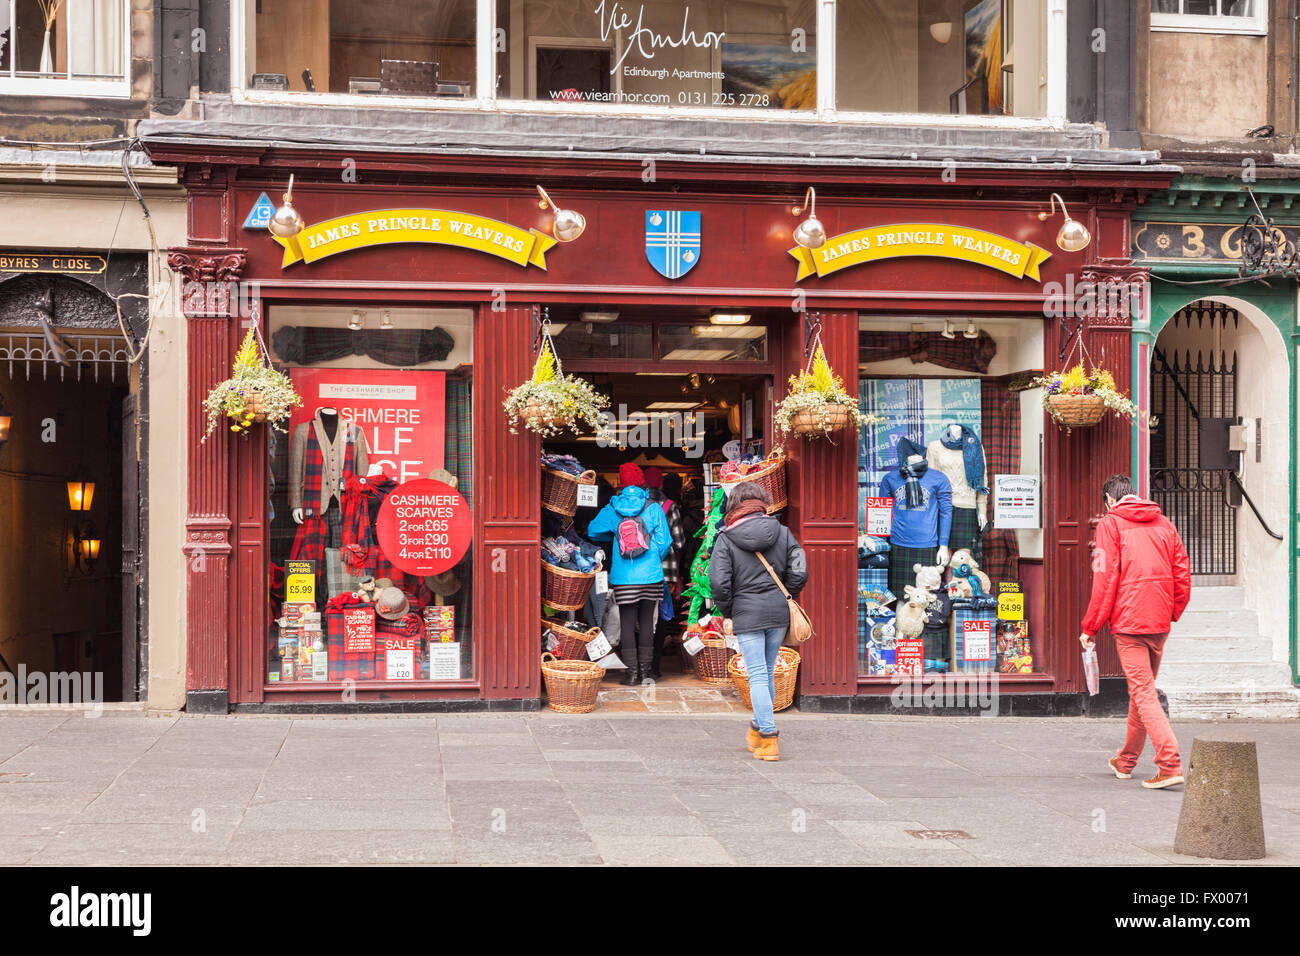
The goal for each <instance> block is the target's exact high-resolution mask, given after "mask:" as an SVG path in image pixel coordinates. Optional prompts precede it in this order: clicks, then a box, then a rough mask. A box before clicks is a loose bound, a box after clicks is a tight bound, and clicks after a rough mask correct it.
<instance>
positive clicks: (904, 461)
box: [880, 438, 952, 598]
mask: <svg viewBox="0 0 1300 956" xmlns="http://www.w3.org/2000/svg"><path fill="white" fill-rule="evenodd" d="M880 496H881V497H882V498H889V499H891V500H892V501H893V509H892V511H893V519H892V520H893V523H892V525H891V527H890V532H889V590H890V591H892V592H893V593H894V595H895V596H896V597H900V598H901V597H902V596H903V594H904V593H905V592H904V590H903V589H904V588H905V587H907V586H908V585H909V584H911V585H914V584H915V583H916V570H915V567H916V565H918V564H921V565H931V566H933V565H946V564H947V563H948V558H949V557H950V555H949V553H948V536H949V532H950V531H951V528H952V485H951V484H950V483H949V481H948V478H947V476H946V475H944V473H943V472H942V471H940V470H939V469H938V468H931V467H930V466H929V462H928V461H927V460H926V457H925V449H923V448H921V447H920V446H919V445H917V444H916V443H915V442H914V441H912V440H911V439H909V438H900V439H899V440H898V467H897V468H895V469H894V470H893V471H890V472H887V473H886V474H885V477H884V478H882V479H881V480H880Z"/></svg>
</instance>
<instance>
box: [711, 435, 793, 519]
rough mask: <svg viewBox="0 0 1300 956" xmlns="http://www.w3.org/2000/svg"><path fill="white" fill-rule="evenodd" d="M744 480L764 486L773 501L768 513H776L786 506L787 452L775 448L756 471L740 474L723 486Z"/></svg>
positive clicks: (727, 486) (728, 486) (729, 485)
mask: <svg viewBox="0 0 1300 956" xmlns="http://www.w3.org/2000/svg"><path fill="white" fill-rule="evenodd" d="M742 481H752V482H754V483H755V484H756V485H759V486H760V487H762V489H763V490H764V491H766V492H767V494H768V497H770V498H771V499H772V503H771V504H770V505H768V506H767V513H768V514H775V513H776V512H778V511H781V510H782V509H783V508H785V506H786V503H787V502H786V495H785V452H784V451H782V450H781V449H780V448H773V449H772V450H771V451H770V452H768V455H767V457H766V458H765V459H763V467H762V468H759V469H758V470H756V471H751V472H750V473H749V474H747V475H740V476H739V477H737V478H736V479H735V480H734V481H728V482H724V483H723V485H722V487H723V488H724V489H725V488H730V487H732V486H734V485H738V484H740V483H741V482H742Z"/></svg>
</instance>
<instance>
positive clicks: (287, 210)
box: [266, 173, 306, 239]
mask: <svg viewBox="0 0 1300 956" xmlns="http://www.w3.org/2000/svg"><path fill="white" fill-rule="evenodd" d="M305 225H306V223H304V222H303V221H302V216H300V215H298V210H296V209H294V208H293V174H292V173H291V174H290V175H289V188H288V189H286V190H285V192H284V205H282V206H281V207H280V208H279V209H277V210H276V211H275V212H274V213H273V214H272V215H271V221H270V222H268V223H267V224H266V228H267V229H269V230H270V231H271V234H272V235H275V236H279V237H280V238H281V239H291V238H292V237H294V236H296V235H298V233H300V232H302V230H303V228H304V226H305Z"/></svg>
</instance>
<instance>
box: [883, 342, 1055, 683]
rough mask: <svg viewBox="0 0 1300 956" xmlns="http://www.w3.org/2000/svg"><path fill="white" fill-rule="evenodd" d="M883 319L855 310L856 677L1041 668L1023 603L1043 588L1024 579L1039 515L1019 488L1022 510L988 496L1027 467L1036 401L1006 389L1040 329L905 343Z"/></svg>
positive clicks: (1032, 471) (1028, 576)
mask: <svg viewBox="0 0 1300 956" xmlns="http://www.w3.org/2000/svg"><path fill="white" fill-rule="evenodd" d="M891 321H892V320H884V321H881V322H879V323H874V324H873V323H872V322H870V321H868V320H863V324H864V325H866V326H868V327H867V328H864V329H863V331H862V332H860V337H859V352H860V355H861V356H862V357H863V362H862V364H861V365H860V372H861V375H862V377H861V379H860V383H859V400H860V404H861V407H862V409H863V411H865V412H868V413H871V414H874V415H876V416H878V417H879V418H880V419H881V421H880V422H878V423H877V424H874V425H868V426H866V427H864V428H863V429H862V432H861V435H860V440H859V443H858V528H859V533H860V537H859V549H858V572H857V574H858V671H859V674H861V675H863V676H870V677H888V678H905V677H909V676H920V675H921V674H923V673H924V674H944V673H955V674H959V675H972V674H976V675H977V674H993V673H995V672H996V673H998V674H999V675H1000V677H1001V678H1002V679H1006V678H1007V677H1009V676H1010V675H1014V674H1023V673H1034V672H1038V671H1041V670H1042V667H1041V663H1042V657H1041V639H1042V636H1041V635H1039V634H1035V633H1033V632H1032V628H1031V619H1032V617H1033V614H1032V612H1031V610H1030V608H1031V607H1032V605H1033V602H1035V601H1041V598H1042V595H1041V594H1037V593H1033V592H1034V588H1033V587H1031V586H1030V585H1029V584H1027V581H1028V580H1033V581H1035V582H1037V581H1038V576H1037V574H1036V573H1035V569H1036V568H1037V567H1041V565H1040V564H1039V563H1038V559H1039V558H1041V532H1040V531H1038V530H1035V528H1037V526H1038V525H1039V523H1040V522H1039V521H1038V520H1036V516H1037V515H1040V514H1041V512H1040V511H1037V512H1036V511H1034V509H1033V508H1032V507H1031V506H1030V505H1029V503H1028V499H1026V498H1023V497H1022V499H1021V500H1020V502H1019V505H1018V507H1019V508H1020V510H1021V511H1025V509H1029V510H1028V514H1029V516H1030V517H1029V519H1028V520H1025V515H1024V514H1021V513H1019V512H1016V511H1015V507H1014V505H1015V503H1014V502H1011V504H1012V505H1013V507H1011V508H1004V507H1002V505H1003V504H1008V502H1006V501H1004V502H1002V503H1001V504H1000V503H999V502H998V501H996V500H995V495H994V493H993V489H995V488H996V487H997V486H998V483H997V479H998V477H1000V476H1019V475H1026V474H1028V475H1029V476H1030V477H1034V476H1036V475H1037V473H1038V470H1039V467H1038V465H1039V463H1038V460H1037V452H1036V449H1037V447H1038V437H1039V434H1040V433H1041V427H1042V410H1041V407H1039V406H1038V405H1037V403H1036V402H1035V401H1033V400H1032V397H1027V396H1026V394H1024V393H1023V392H1021V391H1017V390H1015V389H1014V388H1013V387H1012V386H1013V385H1014V384H1015V383H1017V382H1019V381H1022V380H1024V379H1025V378H1027V373H1028V372H1030V371H1032V370H1033V369H1035V368H1036V367H1037V365H1038V363H1040V362H1041V360H1042V342H1043V339H1042V329H1041V325H1040V324H1039V323H1031V322H1019V323H1016V322H1009V323H1000V324H997V325H992V323H990V325H992V332H990V331H989V329H984V328H981V329H978V330H977V334H976V335H973V336H971V337H969V338H966V337H965V336H960V335H959V336H956V337H955V338H953V339H947V338H946V337H943V336H942V333H941V332H936V333H934V334H935V336H936V337H939V338H940V339H941V340H942V341H943V342H944V343H945V344H946V345H947V346H949V347H948V348H946V349H944V348H941V347H937V346H936V344H935V343H928V340H927V339H925V338H924V336H926V335H928V333H916V332H914V333H911V335H912V337H913V338H917V337H921V341H919V343H918V342H913V343H912V344H913V345H914V346H915V345H918V344H919V345H921V346H922V347H923V349H922V351H921V352H919V353H918V352H916V351H914V350H913V351H907V350H905V349H903V348H902V347H901V345H900V343H899V342H898V333H896V332H893V331H891V330H890V328H889V325H890V322H891ZM940 327H941V328H942V327H943V324H942V323H940ZM904 337H906V335H905V336H904ZM927 343H928V344H927ZM972 366H974V367H972ZM957 369H965V371H963V372H958V371H956V370H957ZM1016 370H1019V374H1016ZM972 371H977V372H978V373H983V374H976V375H972V374H970V372H972ZM913 456H915V457H913ZM909 486H911V487H909ZM1039 496H1041V488H1040V490H1039ZM945 499H946V500H945ZM947 504H950V506H951V508H950V511H949V509H948V508H947V507H945V505H947ZM1035 504H1036V503H1035ZM1026 528H1027V529H1028V530H1022V529H1026ZM945 530H946V531H947V535H946V538H945V535H944V531H945ZM941 545H942V546H945V547H946V548H947V550H948V554H949V556H950V560H949V562H948V564H947V565H946V566H942V567H941V566H940V565H939V559H940V557H941V554H940V550H939V549H940V546H941ZM918 566H919V570H918ZM921 587H924V588H925V589H926V591H927V592H928V594H927V595H926V599H924V600H920V599H918V608H919V610H916V609H910V608H906V607H905V605H907V603H908V601H909V598H910V596H911V594H910V593H909V588H910V589H912V592H911V593H915V592H916V590H917V589H919V588H921ZM921 614H925V615H928V620H922V619H921V618H920V615H921ZM909 618H910V621H909ZM909 625H910V627H909ZM918 626H919V628H920V633H919V634H916V633H915V631H916V629H917V627H918Z"/></svg>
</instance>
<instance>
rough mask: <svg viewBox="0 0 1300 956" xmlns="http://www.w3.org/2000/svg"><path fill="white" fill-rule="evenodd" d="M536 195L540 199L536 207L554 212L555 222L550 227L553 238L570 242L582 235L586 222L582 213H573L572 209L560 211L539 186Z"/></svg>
mask: <svg viewBox="0 0 1300 956" xmlns="http://www.w3.org/2000/svg"><path fill="white" fill-rule="evenodd" d="M537 194H538V195H539V196H541V197H542V201H541V202H539V203H538V204H537V205H538V206H539V207H540V208H542V209H553V210H555V222H554V223H553V224H552V226H551V231H552V232H553V233H554V235H555V238H556V239H558V240H559V241H560V242H572V241H573V240H574V239H577V238H578V237H579V236H580V235H582V231H583V230H584V229H586V228H587V220H586V219H585V218H584V217H583V215H582V213H580V212H574V211H573V210H572V209H561V208H560V207H559V206H557V205H555V203H554V202H553V201H552V200H551V197H550V196H548V195H546V190H545V189H543V188H542V187H541V186H538V187H537Z"/></svg>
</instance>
